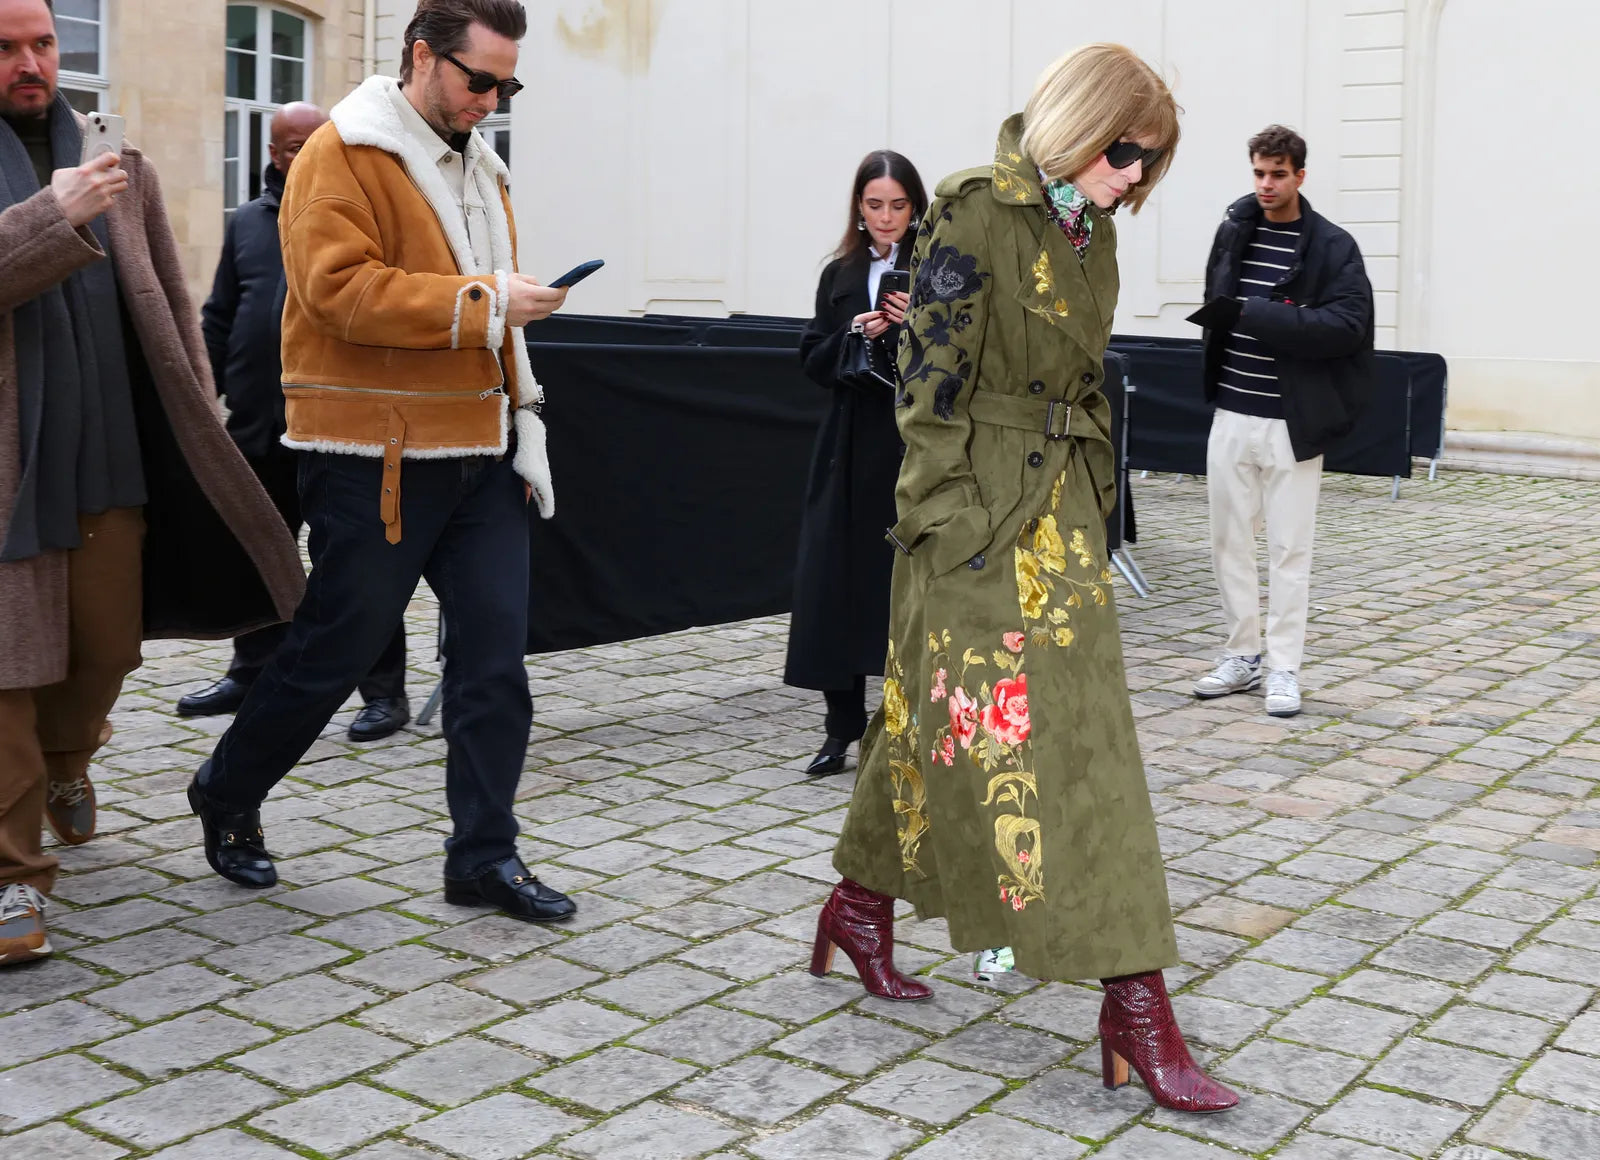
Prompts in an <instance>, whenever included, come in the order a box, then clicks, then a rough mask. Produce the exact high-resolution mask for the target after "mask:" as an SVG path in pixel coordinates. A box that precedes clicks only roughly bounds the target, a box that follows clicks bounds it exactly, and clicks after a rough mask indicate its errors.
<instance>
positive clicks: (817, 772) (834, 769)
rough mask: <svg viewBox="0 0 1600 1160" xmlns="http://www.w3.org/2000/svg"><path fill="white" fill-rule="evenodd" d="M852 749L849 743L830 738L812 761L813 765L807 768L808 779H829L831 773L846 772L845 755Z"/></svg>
mask: <svg viewBox="0 0 1600 1160" xmlns="http://www.w3.org/2000/svg"><path fill="white" fill-rule="evenodd" d="M849 748H850V743H849V742H848V741H841V740H839V739H838V738H837V737H830V738H828V739H827V740H826V741H824V742H823V743H822V748H821V749H819V750H818V751H817V755H816V756H815V757H813V758H812V759H811V764H810V765H808V766H806V776H807V777H827V776H828V774H830V773H843V772H844V755H845V753H846V751H848V750H849Z"/></svg>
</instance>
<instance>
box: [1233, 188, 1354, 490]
mask: <svg viewBox="0 0 1600 1160" xmlns="http://www.w3.org/2000/svg"><path fill="white" fill-rule="evenodd" d="M1300 213H1301V216H1302V217H1303V218H1304V219H1305V225H1304V227H1303V228H1302V229H1301V231H1300V244H1299V247H1298V248H1297V249H1296V250H1295V255H1294V263H1293V265H1292V266H1291V267H1290V269H1289V272H1288V273H1287V274H1285V275H1284V276H1283V278H1282V280H1280V281H1279V283H1278V285H1277V286H1275V287H1274V288H1273V290H1272V294H1271V296H1270V297H1268V298H1246V299H1245V300H1244V312H1243V313H1242V314H1241V315H1240V316H1239V323H1238V325H1237V327H1236V328H1235V329H1237V330H1238V331H1239V333H1241V334H1248V335H1249V336H1250V337H1251V338H1254V339H1258V340H1259V341H1260V342H1261V343H1262V344H1263V345H1265V346H1266V347H1268V348H1269V349H1270V350H1271V351H1272V355H1273V357H1274V358H1275V359H1277V360H1278V365H1277V374H1278V383H1279V386H1280V387H1281V388H1282V389H1283V417H1284V420H1285V421H1286V422H1287V424H1288V427H1289V442H1290V444H1291V445H1292V446H1293V447H1294V457H1295V458H1296V459H1301V460H1305V459H1315V458H1316V457H1317V456H1318V455H1321V454H1322V453H1323V451H1325V450H1326V449H1327V448H1328V446H1329V445H1330V444H1332V443H1334V442H1335V441H1337V440H1338V439H1340V438H1341V437H1342V436H1344V435H1346V434H1348V433H1349V432H1350V430H1351V429H1352V428H1353V427H1354V426H1355V425H1356V422H1357V420H1358V418H1359V417H1360V415H1361V410H1362V408H1363V407H1365V406H1366V403H1367V397H1368V396H1369V395H1370V394H1371V391H1372V386H1373V382H1374V380H1375V377H1376V368H1375V366H1374V363H1373V353H1372V348H1373V307H1372V284H1371V283H1370V282H1369V281H1368V280H1367V270H1366V267H1365V266H1364V265H1363V264H1362V262H1361V248H1360V247H1359V246H1357V245H1356V240H1355V239H1354V238H1352V237H1351V236H1350V235H1349V234H1348V233H1346V232H1345V231H1344V230H1342V229H1340V228H1339V227H1338V226H1336V225H1334V224H1333V223H1332V222H1330V221H1329V220H1328V219H1327V218H1325V217H1323V216H1322V215H1321V214H1320V213H1318V212H1317V211H1316V210H1314V209H1312V208H1311V203H1310V202H1309V201H1307V200H1306V199H1305V198H1303V197H1302V198H1301V199H1300ZM1261 217H1262V210H1261V206H1260V203H1258V202H1257V201H1256V199H1255V198H1254V197H1253V196H1246V197H1241V198H1240V199H1239V200H1238V201H1236V202H1234V203H1233V204H1232V205H1231V206H1229V207H1228V216H1227V217H1226V218H1225V219H1223V222H1222V225H1220V226H1218V227H1217V237H1216V241H1214V242H1213V243H1212V245H1211V257H1210V259H1209V260H1208V261H1207V262H1206V300H1207V301H1208V302H1209V301H1210V300H1211V299H1213V298H1231V297H1233V296H1234V295H1235V294H1237V293H1238V290H1239V276H1240V270H1241V269H1242V263H1243V261H1244V251H1245V248H1246V247H1247V246H1249V244H1250V238H1251V236H1252V235H1253V234H1254V233H1255V230H1256V226H1257V225H1258V224H1260V221H1261ZM1227 345H1228V335H1227V333H1226V332H1224V331H1221V330H1217V329H1216V328H1211V329H1208V330H1207V331H1206V332H1205V389H1206V399H1207V401H1209V402H1213V403H1214V402H1216V401H1217V389H1218V380H1219V377H1220V376H1221V373H1222V357H1223V354H1224V351H1225V348H1226V347H1227Z"/></svg>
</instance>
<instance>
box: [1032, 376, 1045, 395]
mask: <svg viewBox="0 0 1600 1160" xmlns="http://www.w3.org/2000/svg"><path fill="white" fill-rule="evenodd" d="M1028 393H1029V394H1030V395H1042V394H1044V384H1043V383H1042V382H1040V381H1039V380H1038V379H1034V380H1033V382H1031V383H1029V384H1028Z"/></svg>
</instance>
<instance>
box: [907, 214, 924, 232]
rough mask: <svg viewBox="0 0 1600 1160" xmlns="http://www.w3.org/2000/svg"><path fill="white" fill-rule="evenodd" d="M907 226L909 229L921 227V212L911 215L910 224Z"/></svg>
mask: <svg viewBox="0 0 1600 1160" xmlns="http://www.w3.org/2000/svg"><path fill="white" fill-rule="evenodd" d="M907 228H908V229H911V230H918V229H921V228H922V215H921V214H915V215H913V216H912V218H911V225H910V226H908V227H907Z"/></svg>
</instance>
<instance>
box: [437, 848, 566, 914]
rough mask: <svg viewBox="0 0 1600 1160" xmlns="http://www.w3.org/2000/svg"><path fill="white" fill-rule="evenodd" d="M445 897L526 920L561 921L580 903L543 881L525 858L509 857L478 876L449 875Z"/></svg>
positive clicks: (445, 887)
mask: <svg viewBox="0 0 1600 1160" xmlns="http://www.w3.org/2000/svg"><path fill="white" fill-rule="evenodd" d="M444 900H445V901H446V902H449V903H453V904H454V905H456V906H493V907H497V908H498V909H500V910H502V911H504V912H505V913H506V914H509V915H510V916H511V917H512V918H520V919H522V921H524V922H561V921H563V920H565V919H569V918H571V917H572V916H573V915H575V914H577V913H578V904H577V903H576V902H573V901H572V899H570V898H568V897H567V896H566V895H565V894H562V893H561V892H560V891H559V890H551V889H550V887H548V886H546V885H545V884H544V883H543V882H540V881H539V880H538V879H537V878H535V877H534V876H533V875H532V874H529V873H528V868H527V867H526V866H524V865H523V864H522V859H521V858H515V857H513V858H508V859H506V860H505V861H504V862H502V863H500V865H498V866H496V867H495V868H494V869H493V870H489V871H486V872H485V873H483V874H481V875H479V876H478V877H477V878H449V877H447V878H445V880H444Z"/></svg>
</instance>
